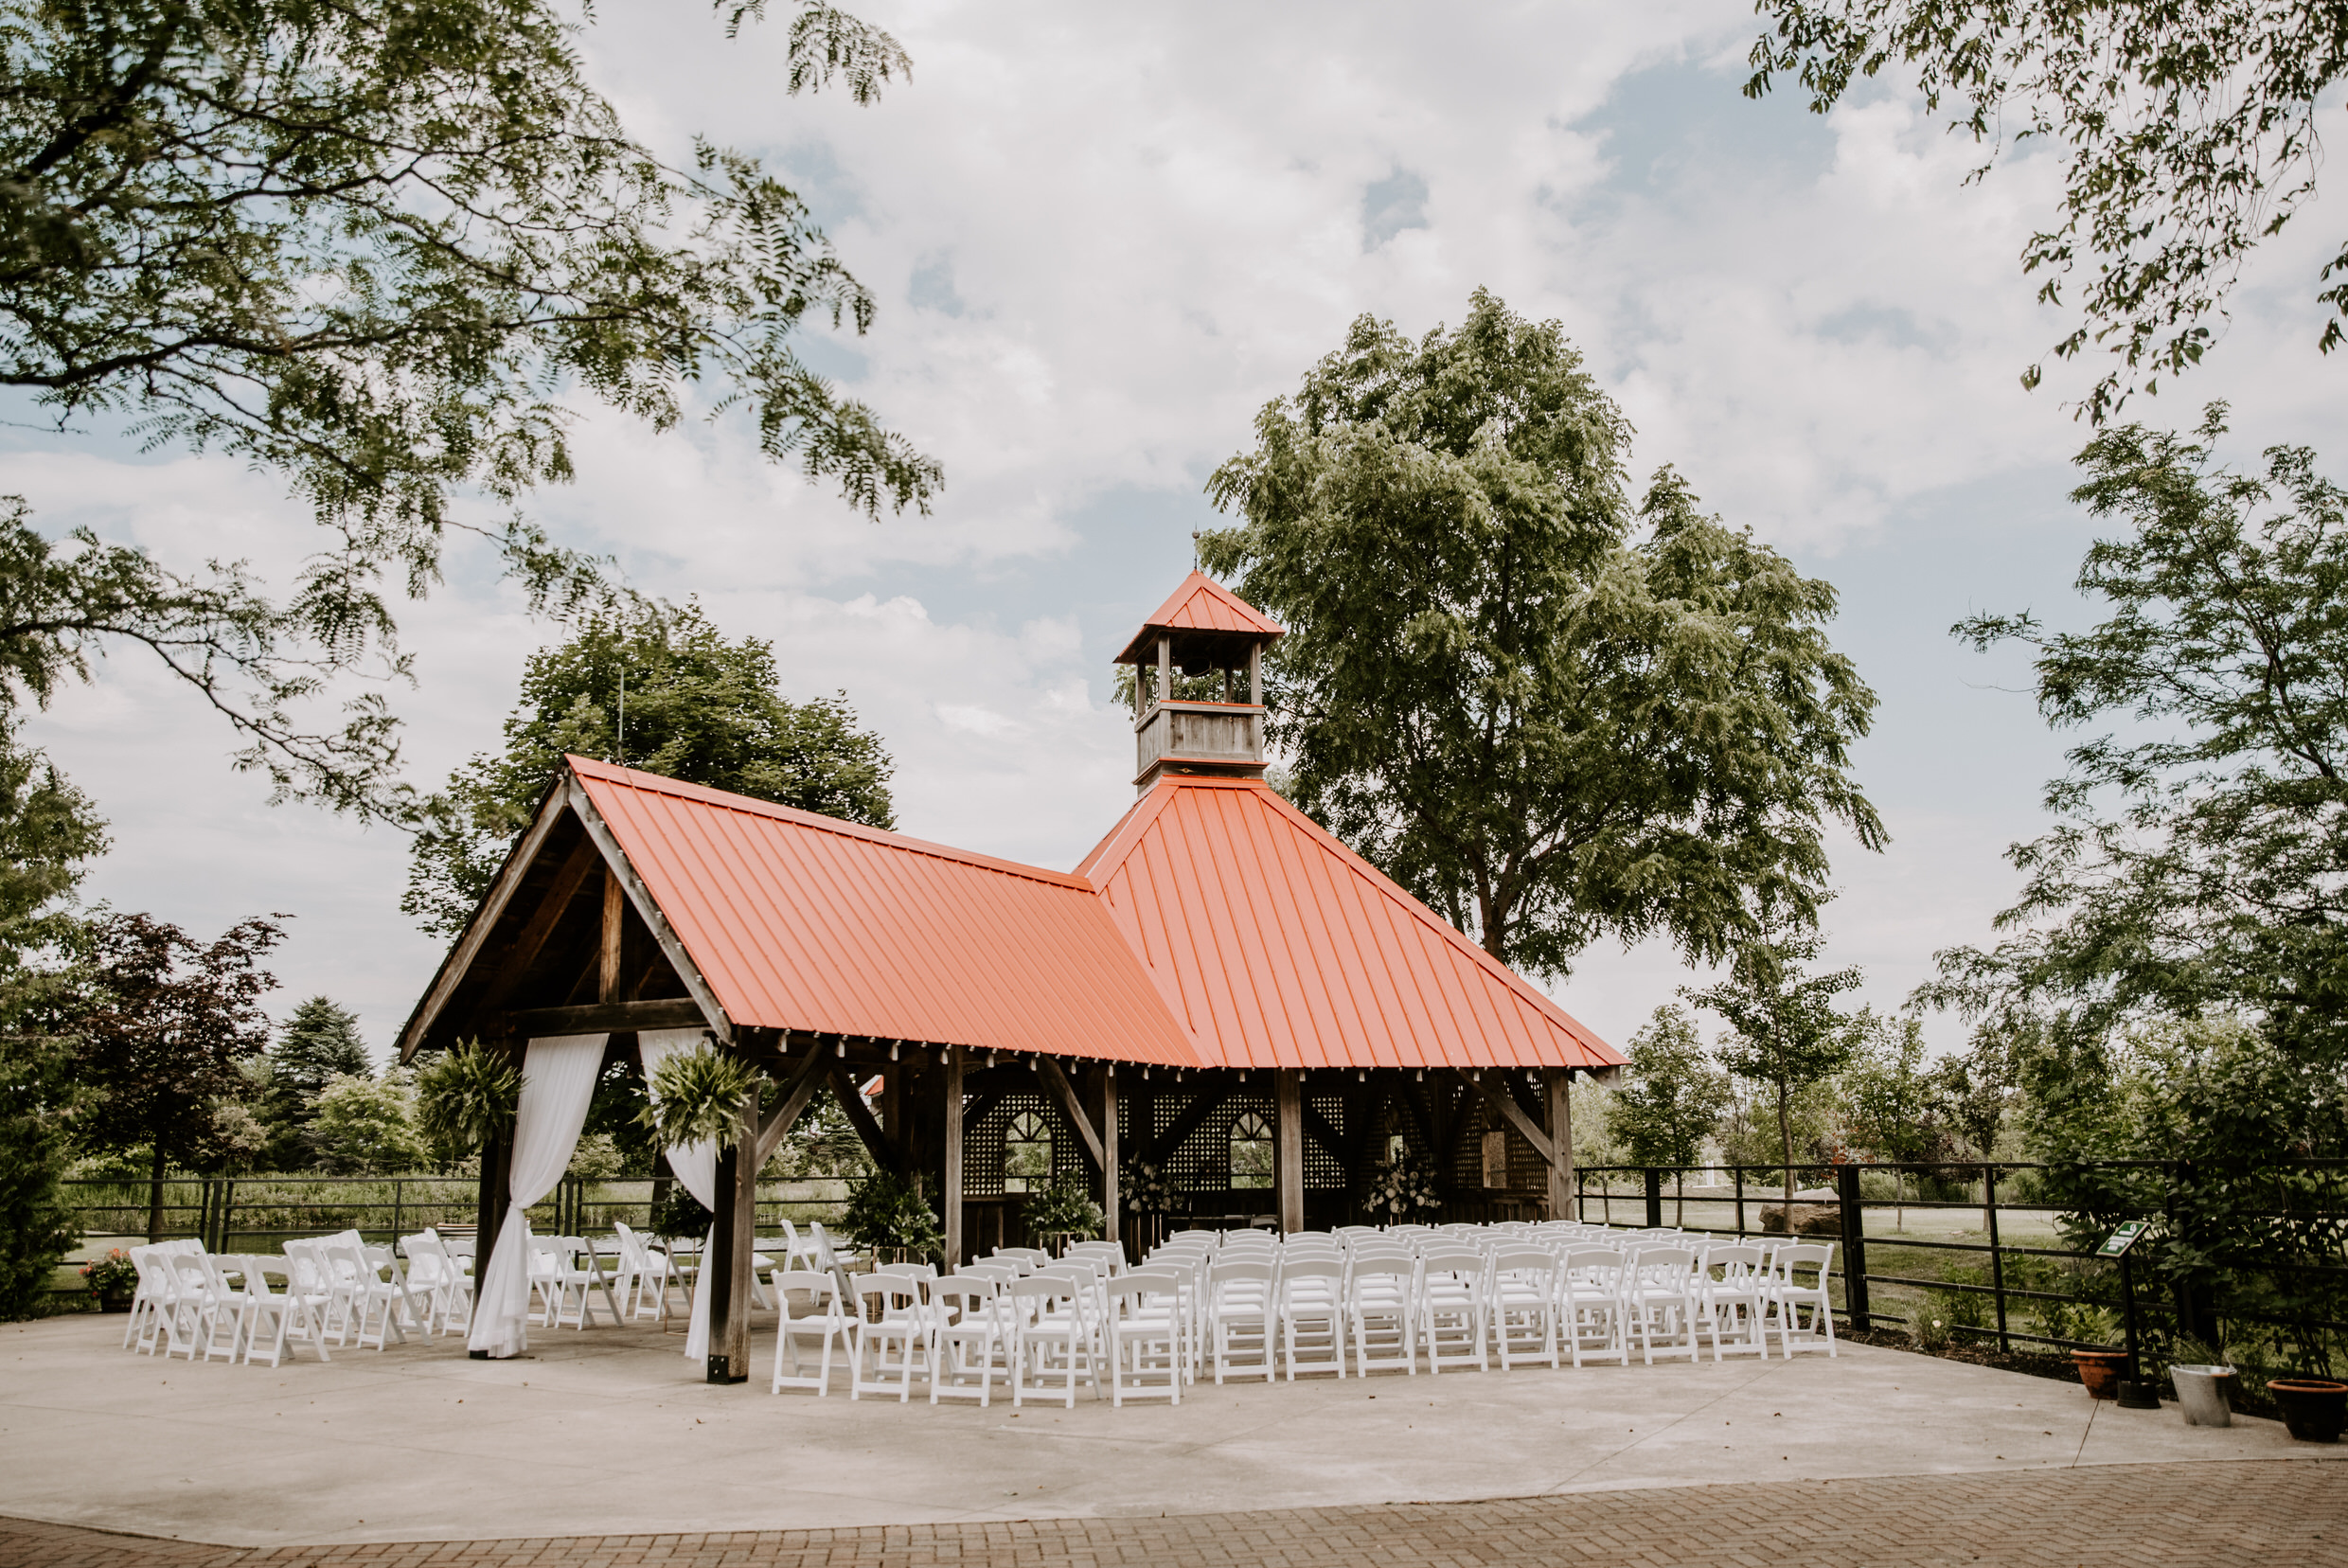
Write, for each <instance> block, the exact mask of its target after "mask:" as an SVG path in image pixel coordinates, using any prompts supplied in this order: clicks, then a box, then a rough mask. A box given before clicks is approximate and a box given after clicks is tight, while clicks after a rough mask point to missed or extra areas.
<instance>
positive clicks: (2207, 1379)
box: [2169, 1366, 2233, 1427]
mask: <svg viewBox="0 0 2348 1568" xmlns="http://www.w3.org/2000/svg"><path fill="white" fill-rule="evenodd" d="M2232 1377H2233V1368H2232V1367H2231V1366H2172V1367H2170V1368H2169V1381H2171V1382H2173V1383H2175V1384H2176V1385H2177V1403H2178V1405H2179V1408H2180V1409H2182V1410H2183V1411H2184V1413H2185V1424H2186V1425H2187V1426H2206V1427H2222V1426H2232V1425H2233V1410H2232V1406H2230V1405H2229V1404H2228V1403H2227V1402H2226V1385H2227V1382H2228V1381H2229V1380H2231V1379H2232Z"/></svg>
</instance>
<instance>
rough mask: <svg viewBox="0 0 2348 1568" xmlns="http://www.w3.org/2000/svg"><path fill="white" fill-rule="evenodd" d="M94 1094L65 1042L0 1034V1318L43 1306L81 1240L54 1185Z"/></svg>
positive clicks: (22, 1314)
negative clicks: (62, 1262)
mask: <svg viewBox="0 0 2348 1568" xmlns="http://www.w3.org/2000/svg"><path fill="white" fill-rule="evenodd" d="M91 1098H92V1096H91V1095H90V1093H89V1091H88V1090H87V1089H85V1088H84V1087H83V1086H82V1084H81V1082H80V1075H79V1074H78V1073H77V1072H76V1070H75V1064H74V1060H73V1056H72V1054H71V1052H70V1051H69V1050H68V1049H67V1048H66V1047H65V1046H64V1045H63V1044H62V1042H58V1041H55V1040H52V1039H48V1038H45V1037H44V1036H40V1035H27V1034H17V1033H12V1032H11V1033H0V1322H14V1321H15V1320H16V1319H18V1318H23V1317H29V1316H32V1315H33V1314H34V1313H36V1312H37V1311H39V1310H40V1309H41V1307H42V1305H43V1298H44V1294H45V1292H47V1290H48V1288H49V1277H50V1275H51V1274H52V1273H53V1272H54V1271H55V1269H56V1267H57V1263H58V1260H59V1259H60V1258H62V1257H63V1256H65V1255H66V1254H67V1253H69V1252H71V1251H72V1250H73V1248H74V1246H75V1245H76V1244H77V1243H78V1242H79V1241H80V1239H81V1235H80V1225H79V1224H78V1223H77V1221H76V1218H75V1215H74V1211H73V1210H72V1209H71V1208H70V1207H68V1206H67V1204H66V1203H65V1193H64V1189H63V1188H62V1186H60V1185H59V1182H60V1180H61V1179H62V1177H63V1175H64V1173H65V1166H66V1161H67V1158H68V1150H69V1149H71V1147H72V1139H73V1135H74V1132H75V1124H76V1122H78V1121H79V1120H80V1119H82V1118H83V1117H85V1116H87V1115H88V1114H89V1113H90V1110H91Z"/></svg>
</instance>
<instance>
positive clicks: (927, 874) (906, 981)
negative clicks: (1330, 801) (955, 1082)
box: [569, 757, 1201, 1066]
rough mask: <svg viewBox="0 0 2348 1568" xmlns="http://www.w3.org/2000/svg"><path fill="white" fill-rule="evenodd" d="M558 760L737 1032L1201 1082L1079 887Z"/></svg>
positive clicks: (1028, 870) (1184, 1047)
mask: <svg viewBox="0 0 2348 1568" xmlns="http://www.w3.org/2000/svg"><path fill="white" fill-rule="evenodd" d="M569 760H570V764H571V768H572V771H573V772H574V773H575V774H576V775H578V779H579V782H580V784H581V786H582V787H583V788H584V789H585V791H586V793H587V796H588V798H589V800H591V801H592V802H593V803H594V805H595V808H596V811H598V812H599V813H601V815H602V817H603V819H604V821H605V822H606V823H608V824H609V825H610V827H611V829H612V832H613V835H614V837H615V838H617V839H618V841H619V844H620V847H621V849H622V850H623V851H624V852H625V853H626V854H627V856H628V861H629V864H631V866H632V867H633V868H634V870H635V872H636V874H637V876H638V877H640V878H642V879H643V881H644V883H645V885H646V887H647V888H648V889H649V891H650V893H651V895H652V898H653V900H654V901H655V902H657V903H658V904H659V906H660V909H661V913H662V914H663V915H664V916H666V917H667V920H668V923H669V925H670V927H671V928H672V929H673V930H674V931H675V932H676V934H677V937H678V939H679V940H680V941H681V942H683V943H684V945H685V951H686V953H689V954H690V955H691V956H692V959H693V961H694V963H695V964H696V965H697V966H699V968H700V969H701V971H702V973H703V977H704V978H705V979H706V980H707V981H708V982H709V985H710V988H711V989H713V990H714V991H715V992H716V993H717V997H718V1001H719V1003H720V1006H722V1007H724V1008H725V1011H726V1016H727V1017H729V1018H731V1019H732V1020H734V1022H735V1023H736V1024H738V1025H751V1026H755V1027H764V1028H780V1029H799V1030H809V1031H813V1032H817V1033H824V1034H835V1033H836V1034H847V1035H871V1036H878V1037H879V1038H880V1039H883V1040H913V1041H923V1042H932V1043H938V1044H954V1045H966V1046H974V1047H977V1048H980V1049H985V1050H1005V1051H1041V1052H1047V1053H1049V1054H1051V1055H1055V1056H1062V1057H1091V1058H1100V1059H1107V1060H1116V1061H1137V1062H1150V1063H1157V1064H1165V1065H1170V1066H1198V1065H1201V1060H1200V1059H1199V1058H1198V1057H1197V1056H1196V1055H1195V1053H1194V1052H1193V1050H1192V1048H1191V1046H1190V1044H1189V1042H1188V1040H1187V1038H1186V1032H1185V1031H1184V1030H1183V1029H1182V1028H1181V1027H1180V1026H1179V1025H1177V1024H1176V1023H1175V1021H1174V1020H1173V1018H1172V1017H1170V1016H1169V1015H1168V1013H1167V1011H1166V1008H1165V1004H1164V1003H1163V1002H1162V1000H1161V999H1160V996H1159V992H1158V990H1157V989H1155V988H1154V987H1153V986H1152V985H1151V984H1150V982H1149V980H1148V978H1147V975H1145V974H1144V973H1143V971H1141V970H1140V969H1139V968H1138V967H1137V966H1136V965H1135V964H1134V962H1133V958H1132V953H1131V952H1130V949H1129V948H1128V947H1127V946H1126V943H1125V941H1124V939H1123V937H1122V936H1121V935H1120V934H1119V933H1118V931H1117V929H1116V927H1115V925H1114V924H1113V922H1112V919H1111V918H1110V916H1109V913H1108V912H1107V910H1106V909H1105V908H1104V907H1103V906H1102V904H1101V903H1100V901H1099V900H1097V899H1096V898H1095V897H1094V892H1093V887H1092V884H1091V883H1090V882H1087V881H1086V880H1085V879H1083V878H1081V877H1075V876H1070V875H1067V874H1065V873H1063V872H1058V871H1046V870H1043V869H1041V868H1040V867H1037V866H1031V865H1022V864H1018V863H1016V862H1013V861H1003V860H996V859H993V858H992V857H989V856H986V855H976V854H971V853H969V852H968V851H965V850H960V849H952V848H948V847H946V846H942V845H935V844H927V843H924V842H922V841H921V840H919V839H913V838H906V837H904V836H902V835H900V834H897V833H888V832H882V831H880V829H873V828H865V827H861V826H859V825H857V824H854V823H848V822H842V821H840V820H838V819H837V818H833V817H827V816H819V815H816V814H815V813H813V812H809V811H792V809H790V808H789V807H785V806H775V805H772V804H770V803H768V802H766V801H761V800H752V799H749V798H747V797H745V796H741V795H733V794H727V793H723V792H722V791H718V790H709V789H703V788H702V787H701V786H698V785H693V784H684V783H680V782H678V781H676V780H674V779H669V778H663V777H660V776H659V775H654V774H645V773H637V772H635V771H634V770H632V769H628V768H616V767H612V766H610V765H608V764H606V763H601V762H595V761H591V760H589V759H587V758H585V757H572V758H570V759H569Z"/></svg>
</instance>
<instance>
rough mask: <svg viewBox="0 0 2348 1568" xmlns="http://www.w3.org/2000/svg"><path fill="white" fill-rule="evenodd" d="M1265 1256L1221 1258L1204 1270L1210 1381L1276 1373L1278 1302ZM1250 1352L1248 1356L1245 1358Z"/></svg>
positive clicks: (1271, 1375)
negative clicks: (1212, 1363)
mask: <svg viewBox="0 0 2348 1568" xmlns="http://www.w3.org/2000/svg"><path fill="white" fill-rule="evenodd" d="M1274 1274H1275V1271H1274V1269H1273V1267H1272V1263H1271V1262H1270V1261H1269V1260H1264V1261H1258V1260H1255V1259H1252V1258H1224V1259H1221V1260H1219V1261H1218V1262H1217V1263H1215V1264H1214V1265H1213V1266H1212V1267H1210V1268H1209V1269H1208V1270H1207V1274H1206V1332H1207V1336H1208V1339H1209V1340H1210V1342H1211V1344H1210V1350H1211V1353H1212V1355H1213V1357H1214V1360H1215V1381H1217V1382H1218V1383H1219V1382H1221V1381H1223V1380H1224V1379H1226V1378H1261V1379H1263V1380H1264V1381H1266V1382H1270V1381H1272V1378H1273V1377H1274V1376H1276V1375H1277V1361H1278V1357H1277V1353H1276V1352H1277V1349H1278V1345H1279V1331H1278V1324H1279V1304H1278V1303H1277V1302H1276V1301H1275V1300H1274V1299H1273V1297H1272V1283H1273V1276H1274ZM1250 1357H1252V1358H1253V1360H1249V1359H1246V1358H1250Z"/></svg>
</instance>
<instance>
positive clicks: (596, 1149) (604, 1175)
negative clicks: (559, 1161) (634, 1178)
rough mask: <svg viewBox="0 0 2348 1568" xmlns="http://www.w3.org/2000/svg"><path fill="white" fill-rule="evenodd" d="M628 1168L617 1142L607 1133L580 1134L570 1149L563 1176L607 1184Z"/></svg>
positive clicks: (625, 1158)
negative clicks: (568, 1163)
mask: <svg viewBox="0 0 2348 1568" xmlns="http://www.w3.org/2000/svg"><path fill="white" fill-rule="evenodd" d="M627 1167H628V1161H627V1157H626V1156H625V1155H623V1154H622V1153H621V1152H620V1148H619V1144H618V1142H617V1141H616V1140H615V1139H614V1138H613V1136H612V1134H610V1133H609V1132H582V1133H580V1134H579V1135H578V1144H577V1145H575V1146H574V1147H573V1148H572V1149H571V1163H570V1165H569V1166H568V1167H565V1174H567V1175H571V1176H577V1177H578V1178H579V1179H580V1180H581V1181H587V1182H608V1181H610V1180H612V1178H614V1177H615V1176H617V1175H619V1174H620V1173H621V1172H622V1171H624V1170H626V1169H627Z"/></svg>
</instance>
